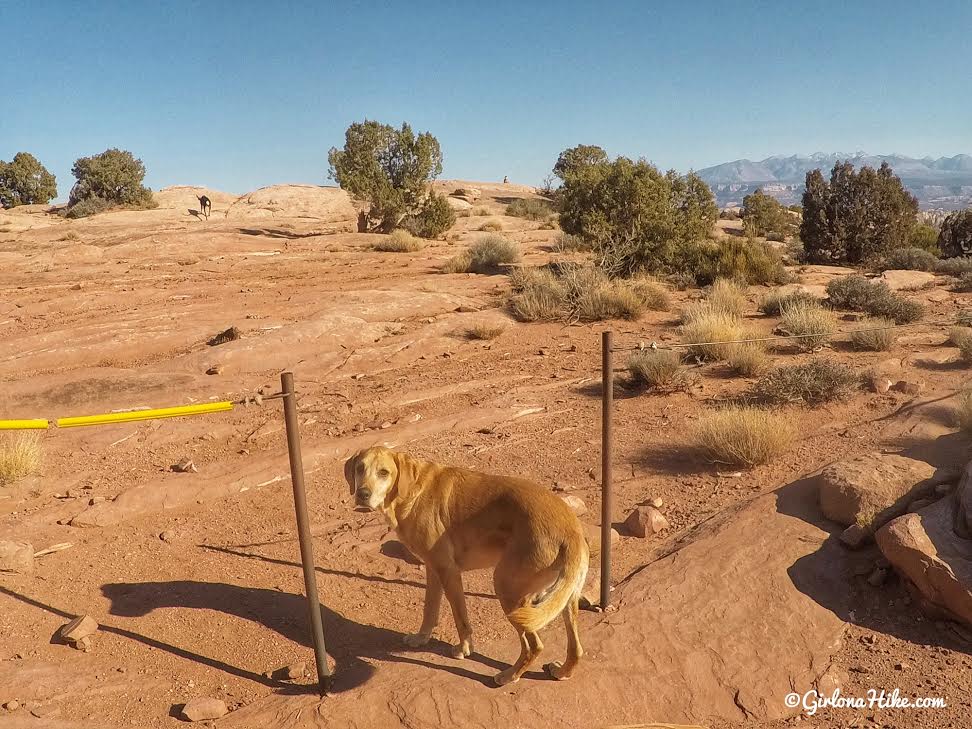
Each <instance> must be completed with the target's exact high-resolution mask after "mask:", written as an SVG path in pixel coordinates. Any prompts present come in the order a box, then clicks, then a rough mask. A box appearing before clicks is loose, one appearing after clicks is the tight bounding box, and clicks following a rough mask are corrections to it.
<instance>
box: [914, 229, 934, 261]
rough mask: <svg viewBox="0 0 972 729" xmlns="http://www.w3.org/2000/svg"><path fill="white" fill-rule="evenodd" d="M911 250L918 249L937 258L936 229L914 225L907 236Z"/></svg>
mask: <svg viewBox="0 0 972 729" xmlns="http://www.w3.org/2000/svg"><path fill="white" fill-rule="evenodd" d="M908 245H909V246H910V247H911V248H920V249H921V250H925V251H928V252H929V253H931V254H932V255H933V256H935V258H936V259H937V258H938V228H936V227H935V226H934V225H928V224H927V223H916V224H915V227H914V228H912V229H911V234H910V235H909V236H908Z"/></svg>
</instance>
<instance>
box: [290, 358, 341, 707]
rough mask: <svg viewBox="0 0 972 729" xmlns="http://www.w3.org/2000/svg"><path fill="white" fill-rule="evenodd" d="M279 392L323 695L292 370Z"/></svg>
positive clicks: (323, 655)
mask: <svg viewBox="0 0 972 729" xmlns="http://www.w3.org/2000/svg"><path fill="white" fill-rule="evenodd" d="M280 389H281V392H282V393H283V406H284V421H285V422H286V425H287V451H288V453H289V454H290V481H291V483H292V484H293V487H294V511H295V512H296V514H297V537H298V540H299V541H300V561H301V564H302V565H303V567H304V588H305V590H306V592H307V606H308V610H309V612H310V624H311V637H312V638H313V640H314V659H315V661H316V662H317V680H318V684H319V687H320V692H321V696H323V695H324V694H325V693H326V692H327V689H328V687H329V684H330V681H331V669H330V668H329V667H328V665H327V651H326V649H325V647H324V624H323V621H322V620H321V604H320V598H319V597H318V593H317V573H316V571H315V565H314V543H313V541H312V538H311V530H310V520H309V519H308V517H307V495H306V492H305V490H304V464H303V461H302V460H301V456H300V430H299V428H298V423H297V398H296V396H295V394H294V373H293V372H283V373H281V375H280Z"/></svg>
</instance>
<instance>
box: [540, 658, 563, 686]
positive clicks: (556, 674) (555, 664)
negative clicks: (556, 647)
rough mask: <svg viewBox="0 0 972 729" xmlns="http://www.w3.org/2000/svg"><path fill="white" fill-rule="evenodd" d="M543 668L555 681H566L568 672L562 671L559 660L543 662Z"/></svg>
mask: <svg viewBox="0 0 972 729" xmlns="http://www.w3.org/2000/svg"><path fill="white" fill-rule="evenodd" d="M543 670H544V671H545V672H546V674H547V675H548V676H550V678H552V679H554V680H556V681H566V680H567V679H568V678H570V674H569V673H567V672H566V671H564V665H563V664H562V663H561V662H560V661H551V662H550V663H544V664H543Z"/></svg>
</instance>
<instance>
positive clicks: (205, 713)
mask: <svg viewBox="0 0 972 729" xmlns="http://www.w3.org/2000/svg"><path fill="white" fill-rule="evenodd" d="M228 711H229V709H227V708H226V704H225V703H223V702H222V701H220V700H219V699H213V698H196V699H192V700H191V701H189V702H188V703H187V704H186V705H185V706H183V707H182V716H183V717H185V719H186V720H187V721H207V720H209V719H219V718H220V717H223V716H226V713H227V712H228Z"/></svg>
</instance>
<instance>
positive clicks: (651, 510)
mask: <svg viewBox="0 0 972 729" xmlns="http://www.w3.org/2000/svg"><path fill="white" fill-rule="evenodd" d="M624 528H625V530H626V531H627V532H628V534H631V535H632V536H635V537H642V538H644V537H650V536H652V535H654V534H657V533H658V532H660V531H664V530H665V529H668V520H667V519H666V518H665V516H664V515H663V514H662V513H661V512H660V511H658V509H656V508H655V507H654V506H639V507H638V508H637V509H635V510H634V511H632V512H631V513H630V514H628V518H627V519H625V520H624Z"/></svg>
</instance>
